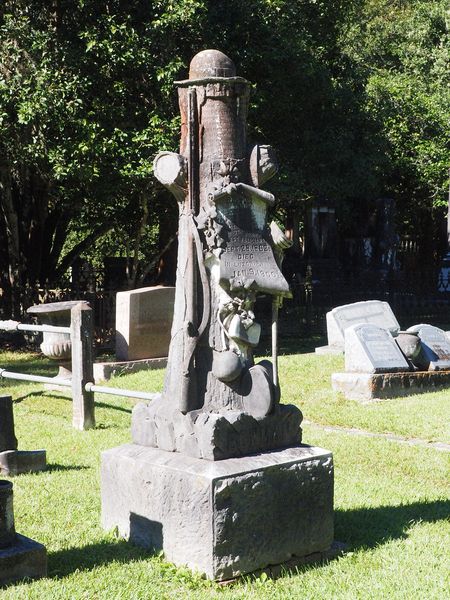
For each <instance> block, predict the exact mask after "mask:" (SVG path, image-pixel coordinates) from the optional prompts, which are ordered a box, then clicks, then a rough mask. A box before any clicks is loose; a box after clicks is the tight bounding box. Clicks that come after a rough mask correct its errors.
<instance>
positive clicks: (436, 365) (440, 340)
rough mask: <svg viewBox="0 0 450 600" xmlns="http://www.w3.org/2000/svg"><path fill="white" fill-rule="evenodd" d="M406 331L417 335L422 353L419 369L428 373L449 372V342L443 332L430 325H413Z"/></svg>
mask: <svg viewBox="0 0 450 600" xmlns="http://www.w3.org/2000/svg"><path fill="white" fill-rule="evenodd" d="M407 331H410V332H412V333H417V334H418V336H419V338H420V341H421V345H422V352H421V356H420V360H421V361H422V364H421V367H422V368H424V369H428V370H429V371H448V370H450V341H449V339H448V337H447V335H446V333H445V331H444V330H442V329H439V327H433V326H432V325H425V324H420V325H413V326H412V327H409V328H408V330H407Z"/></svg>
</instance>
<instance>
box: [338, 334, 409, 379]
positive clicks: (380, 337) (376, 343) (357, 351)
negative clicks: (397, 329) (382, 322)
mask: <svg viewBox="0 0 450 600" xmlns="http://www.w3.org/2000/svg"><path fill="white" fill-rule="evenodd" d="M345 370H346V371H347V372H349V373H395V372H398V371H409V370H410V367H409V365H408V362H407V360H406V358H405V357H404V356H403V354H402V352H401V351H400V349H399V347H398V346H397V344H396V343H395V340H394V338H393V337H392V334H391V333H390V332H389V331H386V330H385V329H383V328H382V327H379V326H377V325H372V324H370V323H359V324H358V325H352V326H351V327H348V328H347V329H346V332H345Z"/></svg>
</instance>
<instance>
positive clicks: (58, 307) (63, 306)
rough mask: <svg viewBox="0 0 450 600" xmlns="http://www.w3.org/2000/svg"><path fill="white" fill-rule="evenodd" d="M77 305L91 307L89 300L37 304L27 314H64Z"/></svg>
mask: <svg viewBox="0 0 450 600" xmlns="http://www.w3.org/2000/svg"><path fill="white" fill-rule="evenodd" d="M77 304H86V305H89V302H88V301H87V300H66V301H64V302H48V303H46V304H35V305H34V306H30V308H27V313H28V314H30V315H39V314H46V313H51V312H62V311H66V310H71V309H72V308H73V307H74V306H77Z"/></svg>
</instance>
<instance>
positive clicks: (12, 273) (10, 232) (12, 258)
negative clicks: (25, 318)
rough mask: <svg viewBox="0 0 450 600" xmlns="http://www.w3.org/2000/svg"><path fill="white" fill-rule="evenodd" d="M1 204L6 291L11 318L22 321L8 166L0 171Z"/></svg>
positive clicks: (15, 219) (16, 228) (16, 234)
mask: <svg viewBox="0 0 450 600" xmlns="http://www.w3.org/2000/svg"><path fill="white" fill-rule="evenodd" d="M0 202H1V207H2V212H3V217H4V219H5V224H6V239H7V248H8V278H7V281H8V284H9V289H8V290H6V294H7V296H9V298H8V300H9V302H8V304H9V305H10V308H11V318H13V319H20V312H21V311H20V289H21V281H20V241H19V222H18V217H17V212H16V210H15V207H14V201H13V194H12V178H11V171H10V169H9V166H8V165H4V166H2V168H1V169H0Z"/></svg>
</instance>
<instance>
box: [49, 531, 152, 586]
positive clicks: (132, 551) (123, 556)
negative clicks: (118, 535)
mask: <svg viewBox="0 0 450 600" xmlns="http://www.w3.org/2000/svg"><path fill="white" fill-rule="evenodd" d="M155 555H156V554H155V552H154V551H153V550H149V549H147V548H140V547H138V546H134V545H133V544H130V543H129V542H127V541H125V540H118V541H117V542H106V541H105V542H98V543H97V544H90V545H88V546H82V547H80V548H76V547H74V548H67V549H65V550H58V551H56V552H50V553H49V555H48V575H49V577H66V576H67V575H71V574H72V573H74V572H75V571H90V570H92V569H94V568H95V567H99V566H101V565H105V564H108V563H111V562H120V563H124V564H125V563H129V562H132V561H134V560H140V559H143V558H151V557H152V556H155Z"/></svg>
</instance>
